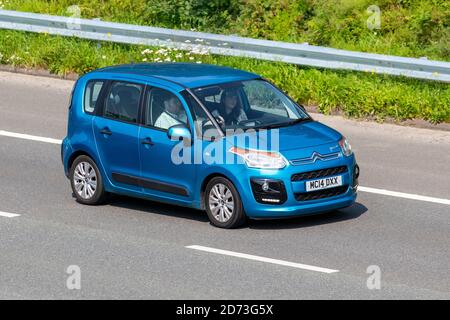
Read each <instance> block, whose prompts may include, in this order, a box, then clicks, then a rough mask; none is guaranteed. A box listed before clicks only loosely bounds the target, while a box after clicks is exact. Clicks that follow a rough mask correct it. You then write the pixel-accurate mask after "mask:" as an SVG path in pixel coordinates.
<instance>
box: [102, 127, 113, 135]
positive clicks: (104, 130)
mask: <svg viewBox="0 0 450 320" xmlns="http://www.w3.org/2000/svg"><path fill="white" fill-rule="evenodd" d="M100 133H101V134H104V135H107V136H110V135H112V131H111V130H109V128H103V129H102V130H100Z"/></svg>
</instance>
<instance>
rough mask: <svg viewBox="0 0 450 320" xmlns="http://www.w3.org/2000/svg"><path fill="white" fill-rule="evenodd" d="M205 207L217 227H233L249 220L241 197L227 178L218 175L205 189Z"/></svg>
mask: <svg viewBox="0 0 450 320" xmlns="http://www.w3.org/2000/svg"><path fill="white" fill-rule="evenodd" d="M205 207H206V212H207V213H208V217H209V220H210V221H211V223H212V224H213V225H215V226H216V227H219V228H225V229H232V228H237V227H239V226H241V225H243V224H244V223H245V222H246V221H247V216H246V215H245V212H244V208H243V206H242V201H241V197H240V196H239V193H238V191H237V190H236V188H235V187H234V185H233V184H232V183H231V181H229V180H228V179H226V178H223V177H216V178H213V179H211V181H209V183H208V185H207V186H206V191H205Z"/></svg>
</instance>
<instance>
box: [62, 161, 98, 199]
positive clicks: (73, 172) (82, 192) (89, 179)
mask: <svg viewBox="0 0 450 320" xmlns="http://www.w3.org/2000/svg"><path fill="white" fill-rule="evenodd" d="M69 178H70V183H71V186H72V191H73V194H74V195H75V197H76V199H77V201H78V202H80V203H82V204H87V205H97V204H101V203H102V202H104V200H105V198H106V192H105V189H104V186H103V179H102V176H101V174H100V172H99V170H98V167H97V165H96V164H95V162H94V161H93V160H92V159H91V158H90V157H88V156H84V155H83V156H79V157H78V158H76V159H75V161H74V162H73V164H72V167H71V169H70V175H69Z"/></svg>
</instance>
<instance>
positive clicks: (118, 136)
mask: <svg viewBox="0 0 450 320" xmlns="http://www.w3.org/2000/svg"><path fill="white" fill-rule="evenodd" d="M61 156H62V161H63V164H64V170H65V174H66V176H67V177H68V178H69V180H70V183H71V186H72V190H73V195H74V197H76V200H77V201H78V202H80V203H82V204H86V205H96V204H100V203H102V202H104V201H105V199H107V196H108V195H109V194H123V195H128V196H134V197H140V198H145V199H150V200H154V201H161V202H166V203H170V204H175V205H180V206H185V207H191V208H196V209H199V210H206V212H207V214H208V217H209V219H210V221H211V223H212V224H213V225H215V226H217V227H221V228H235V227H238V226H241V225H242V224H244V223H245V222H246V221H247V219H248V218H251V219H264V218H285V217H294V216H302V215H310V214H317V213H322V212H327V211H332V210H336V209H341V208H344V207H348V206H350V205H352V204H353V203H354V202H355V199H356V192H357V187H358V176H359V168H358V165H357V163H356V160H355V156H354V154H353V152H352V150H351V146H350V144H349V142H348V141H347V139H346V138H345V137H343V136H342V135H341V134H340V133H339V132H337V131H335V130H333V129H331V128H329V127H327V126H325V125H323V124H321V123H319V122H317V121H314V120H313V119H312V118H311V117H310V116H309V115H308V114H307V112H306V111H305V109H304V108H303V107H302V106H301V105H298V104H297V103H296V102H295V101H293V100H292V99H291V98H289V97H288V96H287V95H286V94H284V93H283V92H282V91H280V90H279V89H277V88H276V87H275V86H274V85H273V84H271V83H270V82H269V81H267V80H265V79H263V78H262V77H261V76H259V75H257V74H253V73H249V72H245V71H241V70H236V69H231V68H226V67H219V66H213V65H204V64H188V63H157V64H132V65H121V66H112V67H107V68H103V69H99V70H95V71H93V72H91V73H88V74H86V75H84V76H82V77H81V78H79V79H78V81H77V82H76V84H75V86H74V88H73V92H72V98H71V102H70V106H69V119H68V132H67V137H66V138H65V139H64V141H63V144H62V149H61ZM149 205H151V204H149Z"/></svg>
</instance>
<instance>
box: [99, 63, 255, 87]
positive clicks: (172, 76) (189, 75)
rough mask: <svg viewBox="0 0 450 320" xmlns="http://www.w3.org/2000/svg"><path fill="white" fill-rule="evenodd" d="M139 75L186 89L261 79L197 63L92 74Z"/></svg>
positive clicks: (133, 66) (129, 66) (120, 67)
mask: <svg viewBox="0 0 450 320" xmlns="http://www.w3.org/2000/svg"><path fill="white" fill-rule="evenodd" d="M94 73H115V74H123V75H130V74H131V75H137V76H142V77H145V78H149V79H151V80H155V79H159V80H165V81H168V82H171V83H175V84H178V85H180V86H182V87H185V88H197V87H203V86H209V85H214V84H219V83H225V82H233V81H243V80H251V79H257V78H261V76H259V75H257V74H254V73H250V72H247V71H243V70H238V69H233V68H229V67H222V66H216V65H210V64H197V63H139V64H127V65H117V66H111V67H106V68H102V69H98V70H95V71H93V72H91V74H94Z"/></svg>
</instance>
